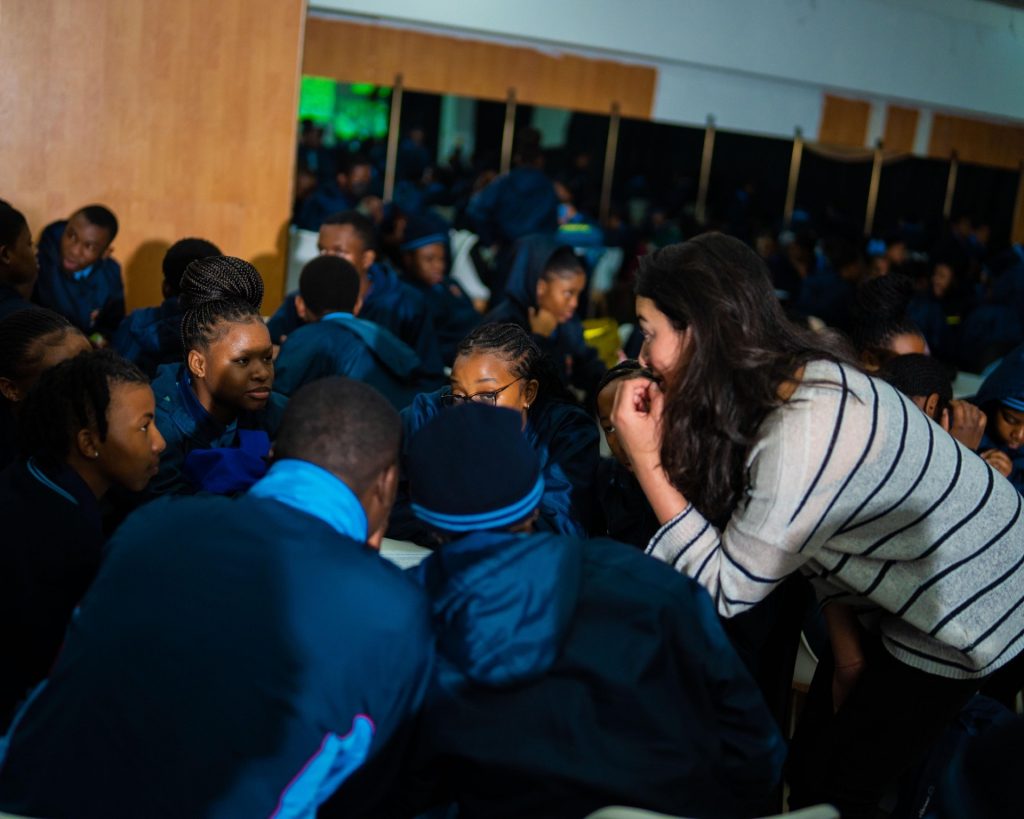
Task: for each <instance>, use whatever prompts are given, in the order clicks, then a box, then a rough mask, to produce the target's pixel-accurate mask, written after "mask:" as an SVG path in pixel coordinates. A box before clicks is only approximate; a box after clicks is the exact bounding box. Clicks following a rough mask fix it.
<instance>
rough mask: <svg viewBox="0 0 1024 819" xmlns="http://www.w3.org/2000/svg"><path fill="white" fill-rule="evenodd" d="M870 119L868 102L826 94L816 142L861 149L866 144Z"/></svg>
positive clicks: (869, 104)
mask: <svg viewBox="0 0 1024 819" xmlns="http://www.w3.org/2000/svg"><path fill="white" fill-rule="evenodd" d="M870 118H871V103H870V102H866V101H864V100H852V99H847V98H846V97H836V96H833V95H832V94H826V95H825V104H824V106H823V107H822V111H821V127H820V128H819V129H818V141H819V142H822V143H824V144H826V145H842V146H845V147H847V148H863V147H865V146H866V144H867V139H868V120H869V119H870Z"/></svg>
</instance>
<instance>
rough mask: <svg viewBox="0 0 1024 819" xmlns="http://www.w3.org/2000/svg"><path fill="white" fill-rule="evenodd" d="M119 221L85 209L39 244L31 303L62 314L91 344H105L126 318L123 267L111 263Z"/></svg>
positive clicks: (51, 229) (105, 213) (55, 225)
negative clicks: (36, 275) (36, 273)
mask: <svg viewBox="0 0 1024 819" xmlns="http://www.w3.org/2000/svg"><path fill="white" fill-rule="evenodd" d="M115 236H117V217H115V216H114V214H113V213H111V212H110V211H109V210H108V209H107V208H105V207H103V205H87V206H86V207H84V208H82V209H81V210H77V211H75V212H74V213H73V214H72V215H71V218H70V219H67V220H62V221H58V222H54V223H53V224H51V225H49V226H47V228H46V229H45V230H44V231H43V235H42V236H41V237H40V238H39V280H38V281H37V282H36V289H35V295H34V301H35V302H36V303H37V304H39V305H41V306H42V307H46V308H49V309H50V310H53V311H54V312H57V313H60V314H61V315H62V316H64V317H65V318H66V319H67V320H68V321H70V322H71V323H72V324H74V325H75V326H76V327H77V328H78V329H79V330H81V331H82V332H83V333H85V334H86V335H87V336H89V338H90V340H91V341H92V342H93V343H94V344H102V343H104V339H106V338H107V337H109V336H111V335H113V333H114V331H115V330H117V325H118V324H120V323H121V319H123V318H124V283H123V282H122V281H121V265H120V264H118V263H117V262H116V261H115V260H114V259H112V258H111V256H110V254H111V252H112V250H113V248H112V247H111V242H113V241H114V237H115Z"/></svg>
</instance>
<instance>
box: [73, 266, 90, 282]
mask: <svg viewBox="0 0 1024 819" xmlns="http://www.w3.org/2000/svg"><path fill="white" fill-rule="evenodd" d="M94 267H96V265H94V264H91V265H89V266H88V267H83V268H82V269H81V270H76V271H75V272H74V273H72V274H71V278H73V279H74V280H75V281H76V282H80V281H82V280H84V279H87V278H89V274H90V273H92V271H93V268H94Z"/></svg>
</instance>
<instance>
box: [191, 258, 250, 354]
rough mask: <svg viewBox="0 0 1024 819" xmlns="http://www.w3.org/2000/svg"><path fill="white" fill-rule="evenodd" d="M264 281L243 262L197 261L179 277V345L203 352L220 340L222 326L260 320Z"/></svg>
mask: <svg viewBox="0 0 1024 819" xmlns="http://www.w3.org/2000/svg"><path fill="white" fill-rule="evenodd" d="M262 303H263V279H262V278H261V277H260V274H259V272H258V271H257V270H256V268H255V267H253V266H252V265H251V264H249V263H248V262H247V261H244V260H243V259H236V258H235V257H233V256H210V257H208V258H205V259H197V260H196V261H194V262H192V263H191V264H189V266H188V267H186V268H185V273H184V274H183V275H182V277H181V306H182V309H183V310H184V311H185V312H184V315H183V316H182V319H181V342H182V345H183V347H184V350H185V353H186V355H187V354H188V352H189V350H202V349H206V348H207V347H209V346H210V344H212V343H213V342H214V341H216V340H217V338H219V337H220V336H221V335H222V334H223V332H224V329H225V328H224V327H222V326H221V325H222V323H225V322H227V323H232V322H239V323H248V322H251V321H262V318H261V316H260V305H261V304H262Z"/></svg>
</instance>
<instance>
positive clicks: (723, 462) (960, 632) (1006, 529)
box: [612, 234, 1024, 817]
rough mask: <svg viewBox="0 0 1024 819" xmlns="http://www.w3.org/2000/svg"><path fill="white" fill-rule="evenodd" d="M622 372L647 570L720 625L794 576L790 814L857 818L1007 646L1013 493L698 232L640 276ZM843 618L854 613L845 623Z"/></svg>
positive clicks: (621, 428)
mask: <svg viewBox="0 0 1024 819" xmlns="http://www.w3.org/2000/svg"><path fill="white" fill-rule="evenodd" d="M637 313H638V317H639V324H640V327H641V328H642V330H643V333H644V346H643V350H642V352H641V356H640V359H641V362H642V363H643V364H644V365H645V366H647V367H648V368H649V369H651V370H652V371H654V372H655V373H656V374H657V375H658V376H659V378H660V383H655V382H652V381H650V380H649V379H637V380H631V381H627V382H626V383H625V384H624V385H623V386H622V387H621V388H620V390H619V394H618V397H617V400H616V405H615V408H614V410H613V419H612V420H613V423H614V425H615V428H616V432H617V434H618V437H619V440H620V441H621V442H622V444H623V446H624V447H625V449H626V451H627V453H628V455H629V458H630V461H631V462H632V464H633V465H634V470H635V472H636V475H637V477H638V479H639V480H640V483H641V486H642V487H643V489H644V492H645V494H646V495H647V498H648V500H649V501H650V502H651V505H652V507H653V509H654V511H655V513H656V514H657V516H658V518H659V520H660V521H661V522H662V523H663V526H662V528H661V529H660V530H659V531H658V533H657V534H656V535H655V536H654V538H653V539H652V540H651V543H650V544H649V546H648V552H649V553H651V554H652V555H654V556H655V557H657V558H659V559H661V560H663V561H665V562H667V563H669V564H670V565H672V566H673V567H675V568H676V569H677V570H678V571H681V572H686V573H687V574H689V575H690V576H692V577H694V578H695V579H697V580H698V581H699V582H700V583H701V584H702V585H704V586H705V587H706V588H707V590H708V592H709V593H710V594H711V596H712V598H713V599H714V600H715V603H716V605H717V607H718V610H719V613H720V614H722V615H724V616H726V617H731V616H734V615H737V614H740V613H742V612H744V611H747V610H749V609H751V608H752V607H753V606H755V605H756V604H757V603H758V602H759V601H761V600H763V599H765V598H766V597H767V596H768V595H769V594H770V593H771V592H772V591H773V590H774V589H775V588H777V587H778V586H779V585H780V584H781V583H782V581H783V580H784V579H785V578H786V577H788V576H789V575H790V574H792V573H794V572H796V571H798V570H800V571H801V572H802V573H803V574H804V575H806V576H809V577H810V578H811V582H812V584H813V585H814V586H815V591H816V594H817V597H818V600H819V602H820V603H821V604H822V605H823V606H829V604H831V603H841V604H845V605H843V606H841V607H839V608H837V609H835V612H836V613H837V614H838V616H834V617H831V618H829V617H828V608H826V617H827V618H828V619H829V624H830V636H831V637H832V653H833V655H834V662H833V661H832V660H831V659H829V658H826V659H825V660H824V661H823V662H822V663H820V664H819V667H818V670H817V672H816V676H815V680H814V683H813V684H812V688H811V692H810V694H809V697H808V702H807V706H806V710H805V714H804V719H803V720H802V722H801V726H800V729H799V730H798V734H797V736H796V737H795V739H794V746H793V749H792V752H791V757H790V787H791V796H790V805H791V806H792V807H796V806H801V805H806V804H811V803H814V802H818V801H828V802H832V803H833V804H835V805H836V806H837V807H838V808H839V809H840V811H841V812H842V814H843V816H844V817H847V816H866V815H871V814H872V813H873V811H874V810H875V807H876V805H877V802H878V799H879V798H880V796H881V795H882V794H883V793H884V791H885V789H886V787H887V786H888V785H889V784H890V783H891V781H892V780H894V779H895V778H896V777H897V776H899V774H900V773H901V771H902V770H903V769H905V767H906V766H908V765H910V764H912V763H913V761H914V757H915V755H916V754H917V753H918V752H920V751H921V750H923V749H924V748H925V747H927V745H928V744H929V743H930V741H931V740H933V739H934V738H935V737H936V735H937V734H938V733H939V732H941V730H942V729H943V727H944V726H945V724H946V723H947V722H948V721H949V720H950V719H951V718H952V717H953V715H955V714H956V713H957V711H959V709H960V708H961V707H962V706H963V704H964V703H965V702H966V701H967V699H968V698H969V697H970V696H971V695H972V694H973V692H974V691H975V690H976V689H977V688H978V686H979V684H980V681H982V680H984V679H986V678H987V677H989V676H990V675H991V674H992V673H993V672H995V671H996V670H997V669H999V668H1000V667H1003V666H1005V665H1006V664H1007V663H1009V662H1010V661H1011V660H1013V659H1014V658H1015V657H1016V656H1017V655H1018V654H1019V653H1020V652H1021V649H1022V648H1024V641H1022V640H1021V638H1022V637H1024V546H1022V544H1024V516H1022V514H1021V512H1022V502H1021V498H1020V496H1019V495H1018V494H1017V493H1016V492H1015V491H1014V490H1013V487H1012V486H1010V484H1009V483H1007V482H1006V481H1005V480H1004V479H1003V478H1002V477H1001V476H999V475H998V474H996V473H995V472H994V471H993V470H992V469H991V468H990V467H989V466H988V465H987V464H986V463H985V462H984V461H982V460H981V459H980V458H979V457H977V456H976V455H975V454H974V453H973V452H970V451H969V450H967V449H966V448H964V447H963V446H962V445H960V444H959V443H957V442H956V441H955V440H954V439H953V438H952V437H951V436H949V435H948V434H947V433H945V432H944V431H943V430H942V429H941V428H940V427H939V426H938V425H936V424H935V423H934V422H932V421H931V420H930V419H929V418H927V416H925V415H924V414H923V413H922V412H920V410H918V409H917V407H916V406H915V405H914V404H913V403H911V402H910V400H909V399H906V398H904V397H903V396H902V395H900V393H898V392H897V391H896V390H895V389H893V388H892V387H891V386H889V385H887V384H885V383H882V382H881V381H876V380H874V379H873V378H870V377H868V376H867V375H865V374H864V373H862V372H861V371H860V370H859V369H858V368H857V367H856V365H855V364H853V362H852V359H851V357H850V354H849V353H848V351H847V348H846V347H845V346H844V345H843V344H841V343H840V342H838V341H836V340H835V339H834V337H831V336H824V335H814V334H811V333H809V332H807V331H804V330H801V329H799V328H797V327H796V326H794V325H793V324H791V323H790V322H789V321H787V320H786V318H785V316H784V315H783V313H782V310H781V307H780V306H779V303H778V301H777V299H776V298H775V296H774V294H773V292H772V287H771V284H770V282H769V278H768V271H767V270H766V269H765V267H764V264H763V263H762V261H761V260H760V259H759V258H758V257H757V255H756V254H755V253H754V252H753V251H752V250H750V249H749V248H747V247H746V246H745V245H744V244H742V243H741V242H739V241H737V240H735V239H731V238H728V237H725V236H722V235H719V234H707V235H704V236H700V237H698V238H696V239H693V240H691V241H689V242H686V243H683V244H680V245H673V246H670V247H667V248H664V249H663V250H660V251H658V252H656V253H653V254H651V255H650V256H648V257H646V258H644V259H643V260H642V261H641V265H640V271H639V274H638V279H637ZM854 613H856V615H857V616H854Z"/></svg>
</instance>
